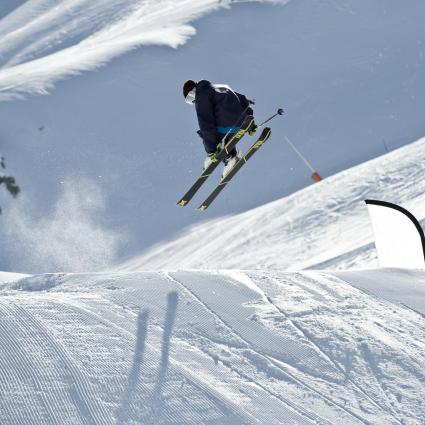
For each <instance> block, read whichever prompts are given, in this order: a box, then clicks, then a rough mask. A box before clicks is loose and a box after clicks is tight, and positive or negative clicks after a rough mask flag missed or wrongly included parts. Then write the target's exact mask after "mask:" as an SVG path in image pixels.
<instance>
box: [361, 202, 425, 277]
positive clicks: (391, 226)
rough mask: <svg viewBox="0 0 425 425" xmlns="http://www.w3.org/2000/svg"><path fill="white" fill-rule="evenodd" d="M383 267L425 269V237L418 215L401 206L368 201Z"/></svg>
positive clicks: (380, 261) (380, 263) (376, 244)
mask: <svg viewBox="0 0 425 425" xmlns="http://www.w3.org/2000/svg"><path fill="white" fill-rule="evenodd" d="M365 202H366V204H367V206H368V210H369V215H370V219H371V221H372V226H373V232H374V235H375V246H376V250H377V253H378V261H379V265H380V267H397V268H409V269H425V235H424V231H423V229H422V227H421V225H420V223H419V221H418V220H417V219H416V218H415V216H414V215H413V214H412V213H410V212H409V211H407V210H406V209H405V208H403V207H400V206H399V205H396V204H392V203H390V202H385V201H377V200H372V199H366V201H365Z"/></svg>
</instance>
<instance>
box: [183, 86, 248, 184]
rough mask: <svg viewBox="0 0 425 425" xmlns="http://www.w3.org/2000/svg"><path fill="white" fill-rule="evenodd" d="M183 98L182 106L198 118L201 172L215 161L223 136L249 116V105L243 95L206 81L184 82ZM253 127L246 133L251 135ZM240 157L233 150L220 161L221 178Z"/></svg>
mask: <svg viewBox="0 0 425 425" xmlns="http://www.w3.org/2000/svg"><path fill="white" fill-rule="evenodd" d="M183 96H184V98H185V101H186V103H188V104H190V105H195V108H196V114H197V116H198V123H199V130H198V134H199V136H200V137H201V138H202V141H203V143H204V148H205V151H206V152H207V155H208V156H207V158H206V159H205V163H204V169H205V168H206V167H207V166H208V165H209V164H210V163H211V162H216V161H217V155H218V153H219V152H220V149H221V141H222V139H223V137H224V136H226V134H229V135H230V136H231V135H233V134H234V133H236V132H237V131H238V130H239V128H240V125H241V124H242V122H243V121H244V119H245V118H246V117H247V116H248V115H253V111H252V109H251V107H250V104H251V103H252V102H250V101H249V100H248V99H247V98H246V97H245V96H244V95H243V94H240V93H237V92H235V91H233V90H232V89H231V88H230V87H229V86H227V85H224V84H212V83H211V82H209V81H207V80H201V81H199V82H196V81H193V80H188V81H186V82H185V83H184V85H183ZM255 128H256V126H255V125H254V126H253V127H252V128H251V129H250V131H249V134H250V135H253V134H254V133H255ZM240 158H241V154H240V152H238V151H237V150H236V149H233V150H232V151H231V152H230V154H229V155H228V156H227V157H226V158H225V159H224V170H223V173H222V177H224V176H225V175H226V174H227V173H228V171H230V169H231V168H232V167H233V166H234V165H235V163H236V162H237V161H238V160H239V159H240Z"/></svg>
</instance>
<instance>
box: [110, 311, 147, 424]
mask: <svg viewBox="0 0 425 425" xmlns="http://www.w3.org/2000/svg"><path fill="white" fill-rule="evenodd" d="M148 317H149V312H148V310H144V311H143V312H140V313H139V314H138V316H137V334H136V335H137V340H136V347H135V350H134V356H133V363H132V366H131V369H130V372H129V374H128V381H127V387H126V390H125V392H124V394H123V396H122V398H121V404H120V407H119V409H118V412H117V425H121V424H125V423H126V422H127V420H128V417H129V416H130V413H131V412H130V409H131V401H132V396H133V394H135V392H136V390H137V383H138V382H139V378H140V372H141V369H142V363H143V355H144V352H145V341H146V335H147V329H148Z"/></svg>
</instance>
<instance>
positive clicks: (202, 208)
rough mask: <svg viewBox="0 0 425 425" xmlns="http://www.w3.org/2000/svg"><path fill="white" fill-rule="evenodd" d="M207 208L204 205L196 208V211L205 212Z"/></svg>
mask: <svg viewBox="0 0 425 425" xmlns="http://www.w3.org/2000/svg"><path fill="white" fill-rule="evenodd" d="M207 208H208V207H207V206H206V205H201V206H200V207H198V208H196V210H197V211H205V210H206V209H207Z"/></svg>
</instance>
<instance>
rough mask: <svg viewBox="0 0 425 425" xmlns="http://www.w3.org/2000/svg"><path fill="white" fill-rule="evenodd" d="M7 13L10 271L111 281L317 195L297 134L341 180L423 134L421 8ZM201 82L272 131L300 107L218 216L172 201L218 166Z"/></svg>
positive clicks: (48, 1)
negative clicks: (174, 247) (120, 269)
mask: <svg viewBox="0 0 425 425" xmlns="http://www.w3.org/2000/svg"><path fill="white" fill-rule="evenodd" d="M0 3H1V5H0V17H1V19H0V35H1V39H0V98H1V99H2V100H7V99H8V101H4V102H1V103H0V115H1V117H2V120H1V125H0V152H1V154H2V155H4V156H5V158H6V161H7V167H8V169H7V171H8V172H9V173H10V174H11V175H13V176H15V177H16V179H17V182H18V183H19V185H20V187H21V189H22V192H21V195H20V197H19V199H18V200H13V199H11V198H10V196H8V195H7V194H6V193H4V191H0V206H1V207H2V209H3V212H4V213H3V215H2V217H1V226H0V243H1V245H2V246H4V245H7V246H8V247H9V249H7V250H1V251H0V269H1V270H9V271H21V272H25V273H40V272H51V271H59V272H60V271H96V270H97V271H99V270H104V269H105V267H107V266H110V265H111V264H114V263H117V262H121V261H122V259H123V258H129V257H131V256H134V255H137V254H139V253H140V252H141V251H142V249H143V250H144V249H147V248H148V247H150V246H151V245H153V244H154V243H158V242H159V241H161V240H166V239H170V238H171V237H172V236H173V235H175V234H176V233H177V232H179V231H181V229H183V228H184V227H186V226H188V225H193V224H195V223H197V222H200V221H201V220H205V219H214V218H217V217H220V216H224V215H231V214H236V213H241V212H244V211H248V210H250V209H252V208H254V207H257V206H260V205H263V204H264V203H267V202H270V201H273V200H276V199H280V198H282V196H285V195H288V194H291V193H293V192H294V191H296V190H298V189H300V188H303V187H306V186H308V185H309V184H311V179H310V172H309V171H308V170H306V169H305V167H304V165H303V164H302V163H301V162H300V161H299V159H298V158H297V157H296V156H295V155H294V154H293V152H292V151H291V150H290V149H289V148H288V146H287V145H286V144H285V142H284V140H285V139H284V135H288V136H289V137H290V139H291V140H292V141H293V142H294V143H295V144H296V145H297V147H298V148H299V149H300V150H301V151H302V152H303V153H304V154H305V155H306V156H307V158H308V159H309V160H311V161H312V162H313V164H314V166H315V167H316V168H317V169H318V171H319V172H320V173H321V174H323V176H329V175H332V174H334V173H335V172H337V171H340V170H343V169H346V168H347V167H349V166H352V165H355V164H359V163H361V162H363V161H365V160H368V159H371V158H374V157H377V156H378V155H381V154H382V153H384V152H385V151H386V150H392V149H394V148H396V147H399V146H402V145H405V144H407V143H410V142H412V141H413V140H417V139H419V138H420V137H422V136H423V135H424V134H425V124H424V120H423V112H422V111H423V110H425V96H424V95H423V94H424V93H425V73H424V72H423V69H424V61H425V47H424V46H425V33H424V31H423V22H424V20H425V3H424V2H423V0H411V1H409V2H408V5H406V4H405V3H404V2H397V1H385V2H383V1H380V0H372V1H371V0H338V1H313V0H297V1H290V2H239V1H238V2H230V1H218V0H184V1H182V0H155V1H151V0H137V1H132V0H78V1H77V0H26V1H24V0H7V1H3V2H0ZM17 6H20V7H19V8H17ZM227 6H229V7H227ZM9 12H10V13H9ZM8 13H9V14H8ZM137 46H138V47H137ZM129 49H132V50H131V51H130V50H129ZM125 52H127V53H125ZM100 65H102V67H100ZM88 69H90V70H95V72H83V73H82V74H79V75H78V76H75V75H74V73H81V72H82V71H85V70H88ZM65 77H66V78H65ZM64 78H65V79H64ZM188 78H194V79H201V78H207V79H210V80H212V81H213V82H217V83H227V84H229V85H231V86H232V87H233V88H235V89H236V90H238V91H241V92H243V93H245V94H246V95H247V96H248V97H250V98H255V99H256V106H255V114H256V118H257V119H258V120H261V119H263V118H265V117H267V116H269V115H270V114H271V113H273V112H274V111H275V110H276V108H278V107H284V108H285V110H286V114H285V116H284V118H283V119H281V120H280V121H275V122H274V123H273V135H272V138H271V139H270V142H269V143H268V145H267V147H266V148H265V149H263V150H262V152H261V154H259V155H258V156H256V157H255V158H254V159H253V161H252V163H251V164H250V167H246V169H245V170H243V171H241V174H240V176H238V180H237V181H235V182H234V183H235V184H232V185H231V186H229V188H228V189H226V191H225V192H224V193H223V194H222V195H223V196H220V197H219V198H218V199H217V202H215V203H214V207H213V208H211V209H210V210H208V211H207V212H206V214H204V215H201V214H199V213H198V212H196V211H194V210H193V209H192V208H186V209H176V206H175V203H176V201H177V200H178V199H179V197H180V196H181V194H182V193H183V192H184V191H185V190H186V188H187V187H188V186H189V185H190V183H191V182H192V180H193V178H194V176H195V175H196V174H197V173H198V172H199V169H200V167H201V164H202V162H203V159H204V152H203V150H202V146H201V142H200V140H199V138H198V136H197V135H196V133H195V131H196V130H197V124H196V117H195V111H194V110H193V109H191V108H190V107H188V106H187V105H186V104H184V102H183V99H182V96H181V86H182V82H183V81H185V80H187V79H188ZM45 90H48V92H49V95H48V96H38V95H36V94H38V93H40V92H41V93H44V92H45ZM16 96H23V97H24V100H16V99H15V98H16ZM213 180H214V179H211V182H208V185H210V184H213ZM246 187H249V188H250V189H251V190H250V191H247V190H244V189H245V188H246ZM205 189H207V188H205ZM79 223H82V225H81V226H80V227H79ZM58 228H61V229H63V232H64V234H65V235H66V236H65V237H54V249H53V248H52V245H51V243H50V244H49V243H48V242H47V241H46V238H45V237H44V236H43V235H52V236H51V237H49V238H48V239H49V241H50V242H52V240H53V235H57V234H58V233H57V229H58ZM34 229H36V230H37V234H34ZM70 235H74V236H75V238H72V237H70ZM91 241H96V243H91ZM81 247H83V250H84V255H82V256H78V255H71V256H69V257H68V256H65V255H63V253H65V252H68V253H71V252H72V253H76V252H78V250H79V249H82V248H81ZM86 259H89V261H88V262H87V261H86Z"/></svg>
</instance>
